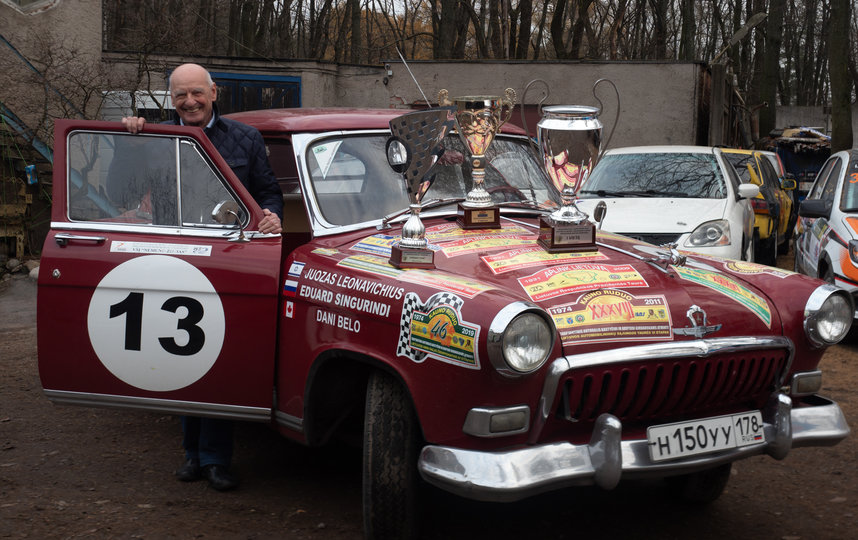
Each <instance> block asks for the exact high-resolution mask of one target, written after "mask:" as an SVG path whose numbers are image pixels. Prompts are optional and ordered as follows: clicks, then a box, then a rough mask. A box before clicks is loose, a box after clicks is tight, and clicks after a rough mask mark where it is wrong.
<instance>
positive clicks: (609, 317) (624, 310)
mask: <svg viewBox="0 0 858 540" xmlns="http://www.w3.org/2000/svg"><path fill="white" fill-rule="evenodd" d="M548 312H549V313H550V314H551V317H552V319H554V325H555V326H556V327H557V331H558V332H559V333H560V340H561V341H562V342H563V344H564V345H578V344H581V343H598V342H601V341H611V342H614V341H654V340H669V339H672V338H673V333H672V332H671V320H670V309H669V308H668V305H667V300H666V299H665V297H664V296H663V295H643V296H635V295H633V294H630V293H628V292H626V291H620V290H617V289H599V290H596V291H592V292H588V293H585V294H582V295H581V296H579V297H578V299H577V300H576V301H575V302H573V303H571V304H565V305H562V306H556V307H553V308H550V309H549V310H548Z"/></svg>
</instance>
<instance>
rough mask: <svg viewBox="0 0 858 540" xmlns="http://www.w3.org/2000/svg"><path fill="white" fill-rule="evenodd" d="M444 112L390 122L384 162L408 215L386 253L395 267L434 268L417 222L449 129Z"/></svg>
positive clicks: (423, 230)
mask: <svg viewBox="0 0 858 540" xmlns="http://www.w3.org/2000/svg"><path fill="white" fill-rule="evenodd" d="M447 112H448V111H447V110H446V109H428V110H425V111H417V112H413V113H408V114H404V115H402V116H398V117H396V118H394V119H393V120H391V121H390V133H391V137H390V139H389V140H388V141H387V161H388V163H390V166H391V168H393V170H394V171H396V172H398V173H400V174H402V176H403V179H404V180H405V188H406V191H407V192H408V200H409V202H410V204H409V209H410V210H411V215H410V216H409V217H408V220H407V221H406V222H405V225H403V226H402V235H401V238H400V240H399V241H398V242H396V243H395V244H394V245H393V247H392V248H391V250H390V261H389V262H390V264H392V265H393V266H395V267H397V268H435V262H434V260H435V259H434V257H435V252H434V251H432V250H431V249H429V248H428V242H427V241H426V227H424V226H423V222H422V221H421V220H420V210H421V209H422V200H423V195H424V194H425V193H426V190H427V189H428V188H429V185H428V184H429V183H428V181H427V175H428V173H429V171H430V170H431V169H432V166H433V165H435V162H436V161H437V159H438V154H439V152H438V149H439V147H440V146H441V142H442V141H443V140H444V135H446V134H447V132H448V131H449V130H450V128H451V127H452V121H449V120H448V118H447Z"/></svg>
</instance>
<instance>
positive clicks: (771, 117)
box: [760, 0, 786, 137]
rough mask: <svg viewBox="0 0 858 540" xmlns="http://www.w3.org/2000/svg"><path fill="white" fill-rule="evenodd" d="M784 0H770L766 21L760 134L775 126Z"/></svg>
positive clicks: (761, 81) (761, 83) (767, 132)
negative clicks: (763, 103)
mask: <svg viewBox="0 0 858 540" xmlns="http://www.w3.org/2000/svg"><path fill="white" fill-rule="evenodd" d="M785 4H786V0H770V2H769V16H768V20H767V21H766V46H765V50H764V55H765V56H764V57H763V73H762V77H761V79H760V100H761V101H763V102H765V103H767V104H768V105H767V106H766V107H763V108H762V109H760V136H762V137H765V136H767V135H768V134H769V133H770V132H771V131H772V130H773V129H775V127H777V114H776V111H777V105H778V76H779V73H778V66H779V64H780V58H781V41H782V35H783V33H782V27H783V22H784V8H785Z"/></svg>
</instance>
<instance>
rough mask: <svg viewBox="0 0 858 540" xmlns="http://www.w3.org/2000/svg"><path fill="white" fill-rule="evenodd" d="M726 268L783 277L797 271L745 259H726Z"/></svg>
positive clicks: (736, 271) (748, 274)
mask: <svg viewBox="0 0 858 540" xmlns="http://www.w3.org/2000/svg"><path fill="white" fill-rule="evenodd" d="M724 268H726V269H727V270H729V271H731V272H735V273H736V274H742V275H746V276H753V275H759V274H765V275H769V276H774V277H776V278H781V279H783V278H785V277H789V276H794V275H795V272H790V271H789V270H783V269H781V268H775V267H773V266H766V265H764V264H756V263H751V262H745V261H729V260H727V261H724Z"/></svg>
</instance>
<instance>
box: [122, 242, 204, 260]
mask: <svg viewBox="0 0 858 540" xmlns="http://www.w3.org/2000/svg"><path fill="white" fill-rule="evenodd" d="M110 252H111V253H140V254H144V253H145V254H150V255H191V256H198V257H209V256H211V254H212V247H211V246H198V245H192V244H169V243H166V242H126V241H120V242H116V241H114V242H111V243H110Z"/></svg>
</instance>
